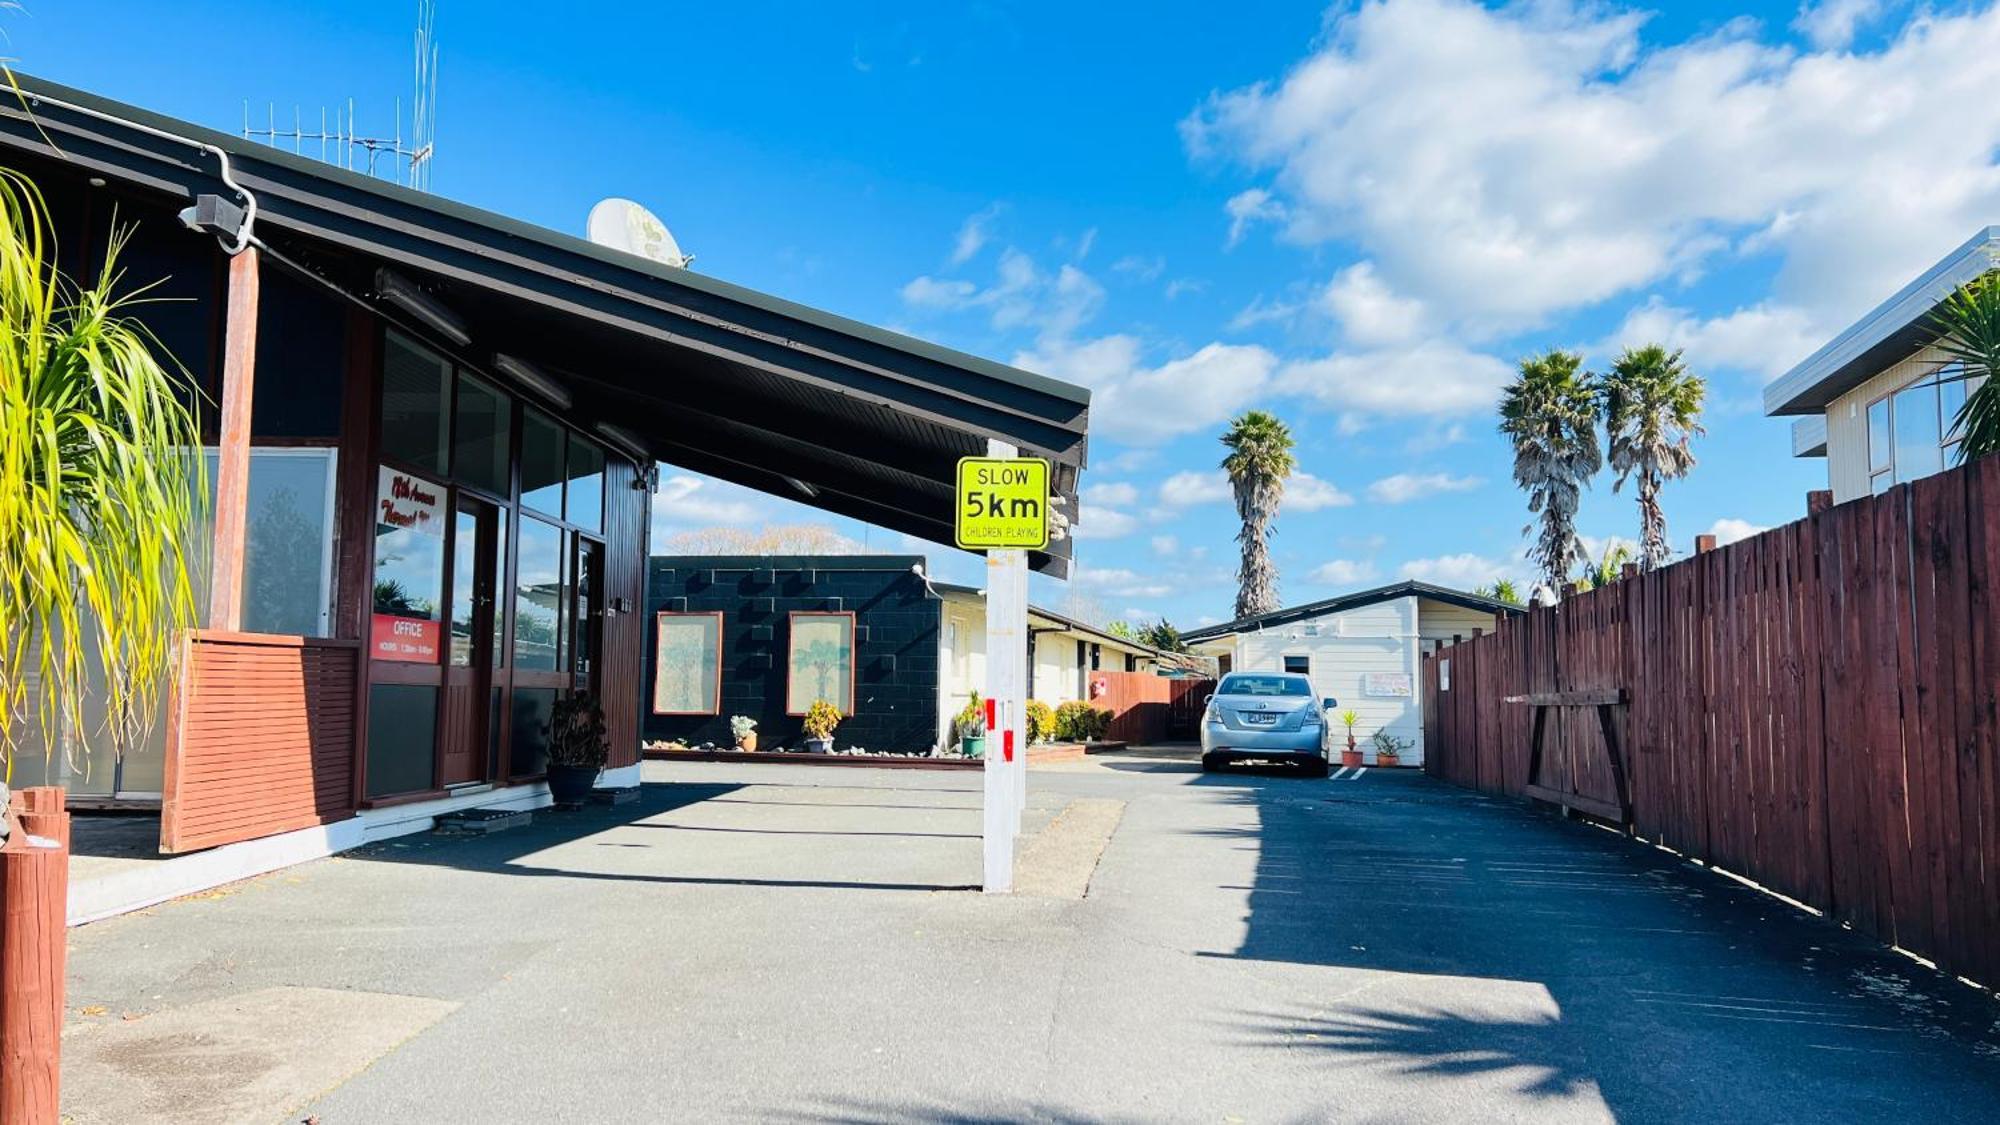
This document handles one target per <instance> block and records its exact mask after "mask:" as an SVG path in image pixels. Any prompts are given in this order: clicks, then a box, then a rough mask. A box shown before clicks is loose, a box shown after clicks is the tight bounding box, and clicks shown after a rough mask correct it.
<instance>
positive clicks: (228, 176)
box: [15, 86, 257, 257]
mask: <svg viewBox="0 0 2000 1125" xmlns="http://www.w3.org/2000/svg"><path fill="white" fill-rule="evenodd" d="M15 93H16V94H18V95H19V96H20V97H21V98H22V99H23V105H24V108H26V109H27V110H28V111H29V114H30V115H31V116H32V115H33V112H34V107H35V106H37V105H52V106H55V107H56V108H58V109H66V110H68V111H70V112H71V113H81V114H83V115H84V116H86V117H94V118H96V119H97V120H99V121H109V122H111V123H112V124H114V125H123V126H125V127H126V128H128V129H137V130H138V131H140V132H142V133H146V134H149V135H151V136H155V137H159V138H160V139H162V140H168V141H173V142H175V143H176V144H184V145H187V146H188V147H190V148H192V149H195V150H196V151H198V152H205V153H208V154H209V155H211V156H213V157H215V159H216V162H217V164H219V165H220V171H219V175H220V177H221V179H222V182H223V184H224V185H226V186H227V187H228V188H229V190H230V191H233V192H235V193H236V194H237V195H238V196H239V197H240V198H241V199H242V200H243V220H242V222H240V223H238V224H237V227H236V230H235V233H234V234H233V235H231V236H229V237H224V236H222V235H217V236H216V239H217V241H219V242H221V243H222V248H223V249H224V250H225V251H227V252H228V253H229V255H230V256H231V257H235V256H236V255H238V254H241V253H242V252H243V251H245V250H248V249H249V248H250V244H251V240H252V238H253V233H252V231H253V228H254V227H255V226H256V224H257V197H256V196H254V195H252V194H250V189H248V188H246V187H244V186H243V185H242V184H239V183H237V182H236V175H235V169H234V167H233V166H231V164H230V163H229V153H228V152H226V151H224V150H223V149H222V148H221V147H219V146H217V145H212V144H209V143H208V142H207V141H198V140H195V139H194V138H193V137H190V136H187V135H185V134H182V133H174V132H169V131H168V130H165V129H158V128H155V127H153V126H151V125H148V124H146V123H145V122H143V121H134V120H132V119H131V118H129V117H120V116H119V115H117V114H115V113H106V112H104V111H103V110H101V109H93V108H91V107H90V106H87V105H78V104H77V103H76V102H72V101H65V100H64V99H62V98H57V97H51V96H49V95H48V94H42V93H35V92H32V91H28V90H23V89H21V88H20V87H18V86H16V87H15ZM39 127H40V126H39V125H37V128H39ZM46 136H47V134H44V137H46ZM49 144H50V145H51V146H54V144H55V142H54V141H53V140H51V141H50V142H49ZM57 151H59V152H60V151H61V150H60V149H58V150H57ZM183 218H185V216H183ZM197 229H200V228H197Z"/></svg>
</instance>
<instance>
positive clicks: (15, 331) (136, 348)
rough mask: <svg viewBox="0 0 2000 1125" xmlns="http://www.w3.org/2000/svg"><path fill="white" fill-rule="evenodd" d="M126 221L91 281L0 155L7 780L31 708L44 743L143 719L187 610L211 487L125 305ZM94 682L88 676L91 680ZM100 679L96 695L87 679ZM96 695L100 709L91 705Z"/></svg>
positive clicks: (180, 380) (128, 294)
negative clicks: (80, 278) (65, 261)
mask: <svg viewBox="0 0 2000 1125" xmlns="http://www.w3.org/2000/svg"><path fill="white" fill-rule="evenodd" d="M130 233H131V231H130V228H129V227H127V228H118V229H114V230H113V231H112V234H111V238H110V241H109V243H108V245H107V247H106V249H105V253H104V260H103V265H102V266H101V267H100V268H99V270H98V273H97V277H96V280H95V281H94V282H92V283H91V284H89V285H80V284H76V283H74V282H71V281H70V280H68V279H66V278H64V277H63V276H62V275H61V274H60V273H58V272H57V270H56V268H55V245H54V238H53V235H52V233H51V231H50V227H49V223H48V218H47V211H46V208H45V207H44V205H43V202H42V198H41V194H40V192H38V191H37V190H36V188H35V186H34V184H33V183H32V182H30V181H29V180H28V179H27V178H26V177H23V176H21V175H19V174H17V173H14V172H10V171H7V170H4V169H0V320H3V321H4V325H0V333H4V340H0V364H4V370H0V754H4V755H5V757H6V760H7V766H6V775H7V777H8V778H10V779H11V777H12V773H13V759H14V753H15V749H16V747H17V746H18V745H19V738H20V734H21V731H20V730H19V729H17V728H18V725H19V723H20V722H21V721H22V718H23V716H24V715H26V714H28V713H30V712H32V713H33V714H34V715H35V716H36V719H37V721H38V722H39V724H40V728H41V735H42V738H43V740H44V742H45V743H46V744H47V745H50V746H54V745H56V744H57V743H58V742H59V741H60V734H61V732H64V731H67V732H68V733H69V735H70V737H71V739H72V740H73V743H74V744H77V745H82V746H88V745H90V744H91V743H93V742H95V741H97V740H99V739H106V738H108V739H109V740H110V742H111V746H112V749H113V750H114V751H115V752H117V753H120V754H122V753H123V752H124V751H125V749H126V747H128V746H131V745H132V744H133V743H134V742H135V741H136V739H137V737H138V735H139V734H141V733H142V732H143V731H144V729H145V727H146V725H147V724H148V723H149V722H150V721H151V718H152V716H153V715H154V714H155V712H156V710H157V704H158V701H159V698H160V695H161V693H162V691H163V690H164V689H165V687H166V684H167V682H168V680H167V678H168V676H169V674H170V672H171V670H172V667H173V662H174V655H175V651H176V647H177V645H178V642H179V636H180V632H181V630H182V629H184V628H185V627H187V626H189V625H191V624H192V623H194V621H195V620H196V607H195V596H194V591H193V588H192V586H191V585H190V583H189V579H188V575H189V572H190V569H191V566H192V565H194V564H196V563H197V562H198V561H199V552H198V551H197V548H196V544H197V542H198V534H199V531H198V529H199V528H200V527H201V526H202V525H203V516H204V509H205V507H206V504H207V495H208V488H207V483H206V481H205V479H204V477H205V472H204V469H203V465H202V459H201V457H200V454H199V449H200V442H201V431H200V427H199V424H198V422H197V420H196V416H195V408H194V405H193V404H194V402H195V401H196V398H197V395H198V392H197V391H196V389H195V387H194V385H193V383H192V381H191V380H190V379H189V378H188V377H187V376H186V374H185V372H183V371H181V370H180V369H179V368H178V366H177V365H174V364H173V360H172V359H171V358H168V357H167V356H166V352H165V349H163V348H162V347H161V346H160V345H159V343H158V341H157V340H155V339H154V338H153V336H152V334H151V333H150V332H148V331H147V330H146V328H145V327H144V326H143V325H142V324H140V323H139V322H138V321H137V320H135V319H133V317H132V315H131V312H132V309H133V306H134V304H135V303H136V302H139V301H142V300H144V299H145V289H144V288H137V289H128V288H127V287H126V286H125V285H124V284H123V278H122V275H121V273H120V271H119V266H118V259H119V255H120V253H121V252H122V251H123V249H124V247H125V244H126V241H127V239H128V237H129V236H130ZM93 683H95V684H97V685H101V686H99V687H97V688H96V689H93V686H92V685H93ZM99 692H101V694H99ZM95 706H102V708H103V710H102V713H101V714H92V711H93V709H94V707H95Z"/></svg>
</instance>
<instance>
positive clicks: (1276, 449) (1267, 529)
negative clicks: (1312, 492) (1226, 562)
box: [1222, 410, 1296, 618]
mask: <svg viewBox="0 0 2000 1125" xmlns="http://www.w3.org/2000/svg"><path fill="white" fill-rule="evenodd" d="M1222 444H1223V445H1225V446H1228V447H1229V455H1228V456H1226V457H1224V458H1223V459H1222V469H1223V471H1224V472H1225V473H1227V474H1229V486H1230V489H1231V490H1232V491H1233V492H1234V493H1235V496H1236V515H1237V518H1238V519H1241V520H1242V521H1243V529H1242V530H1241V531H1238V532H1237V533H1236V541H1237V542H1238V543H1239V544H1241V545H1242V547H1243V561H1242V563H1241V565H1240V566H1238V568H1237V571H1236V582H1237V589H1236V616H1237V617H1239V618H1241V617H1253V616H1255V615H1257V614H1260V613H1269V612H1271V611H1272V610H1275V609H1277V608H1278V568H1277V565H1276V564H1275V563H1273V562H1272V561H1271V521H1272V520H1274V519H1276V518H1277V517H1278V504H1279V502H1280V501H1282V500H1283V499H1284V498H1285V478H1286V477H1289V476H1291V475H1292V469H1293V468H1294V467H1295V464H1296V462H1294V461H1293V459H1292V445H1293V441H1292V431H1291V429H1290V428H1289V427H1288V426H1286V425H1285V424H1284V423H1283V422H1281V421H1279V420H1278V418H1277V416H1276V415H1274V414H1269V413H1266V412H1265V411H1262V410H1251V411H1248V412H1246V413H1244V414H1243V416H1242V417H1240V418H1237V419H1236V420H1235V421H1234V422H1231V423H1230V424H1229V430H1228V432H1226V433H1224V434H1223V435H1222Z"/></svg>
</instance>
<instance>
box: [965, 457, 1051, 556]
mask: <svg viewBox="0 0 2000 1125" xmlns="http://www.w3.org/2000/svg"><path fill="white" fill-rule="evenodd" d="M956 522H957V525H958V545H959V546H961V547H963V548H965V549H966V550H968V551H1000V550H1028V551H1039V550H1041V549H1042V548H1044V547H1046V546H1048V545H1049V463H1048V462H1047V461H1044V460H1042V459H1040V458H1038V457H1013V458H1000V457H962V458H960V459H959V462H958V519H957V521H956Z"/></svg>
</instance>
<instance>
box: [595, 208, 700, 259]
mask: <svg viewBox="0 0 2000 1125" xmlns="http://www.w3.org/2000/svg"><path fill="white" fill-rule="evenodd" d="M588 230H589V236H590V240H591V241H592V242H595V243H597V244H598V245H599V246H608V247H610V248H611V249H613V250H623V251H624V252H625V253H627V254H634V255H637V256H638V257H641V258H645V259H646V260H647V261H652V262H658V263H660V264H661V265H663V266H672V267H674V268H675V269H686V268H687V266H688V263H689V262H692V261H694V255H693V254H683V253H681V245H680V243H678V242H675V241H674V234H673V232H672V231H670V230H668V229H667V224H665V223H663V222H661V221H660V217H659V216H658V215H655V214H653V213H652V212H651V211H648V210H646V209H645V208H644V207H642V206H640V205H639V204H637V203H634V202H632V201H631V200H629V199H619V198H617V197H616V196H613V197H612V198H610V199H606V200H602V201H601V202H599V203H598V204H597V206H595V207H592V208H591V209H590V219H589V223H588Z"/></svg>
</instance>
